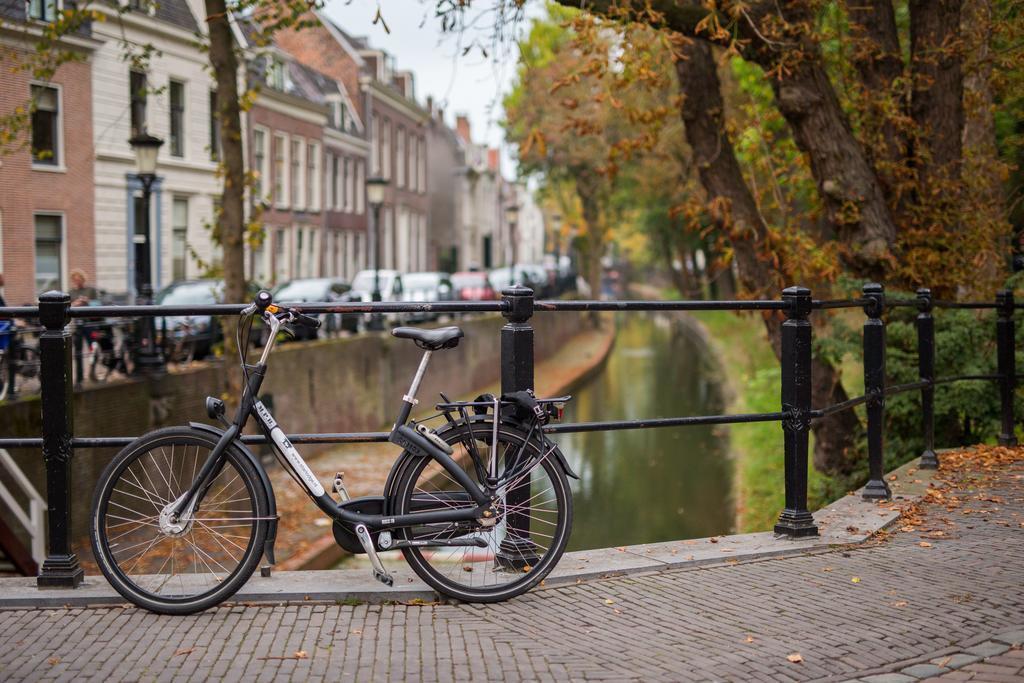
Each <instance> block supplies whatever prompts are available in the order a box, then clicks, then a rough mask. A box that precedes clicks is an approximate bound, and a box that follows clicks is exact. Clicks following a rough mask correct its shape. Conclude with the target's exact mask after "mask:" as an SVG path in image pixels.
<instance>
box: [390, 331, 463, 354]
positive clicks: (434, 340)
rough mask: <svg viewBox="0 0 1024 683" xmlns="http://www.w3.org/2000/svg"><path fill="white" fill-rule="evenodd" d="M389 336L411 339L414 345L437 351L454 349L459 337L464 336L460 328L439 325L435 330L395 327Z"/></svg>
mask: <svg viewBox="0 0 1024 683" xmlns="http://www.w3.org/2000/svg"><path fill="white" fill-rule="evenodd" d="M391 336H393V337H398V338H400V339H413V340H415V341H416V346H419V347H420V348H424V349H428V350H430V351H437V350H438V349H454V348H455V347H456V346H458V345H459V339H461V338H462V337H464V336H465V334H464V333H463V332H462V329H461V328H458V327H454V326H453V327H439V328H437V329H436V330H424V329H422V328H419V327H396V328H395V329H393V330H391Z"/></svg>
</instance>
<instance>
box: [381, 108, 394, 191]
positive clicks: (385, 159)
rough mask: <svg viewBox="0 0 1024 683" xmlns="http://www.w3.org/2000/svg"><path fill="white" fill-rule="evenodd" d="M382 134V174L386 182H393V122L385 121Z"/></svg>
mask: <svg viewBox="0 0 1024 683" xmlns="http://www.w3.org/2000/svg"><path fill="white" fill-rule="evenodd" d="M380 134H381V155H380V156H381V158H380V174H381V175H382V176H384V178H385V180H391V122H390V121H388V120H387V119H384V128H382V129H381V131H380Z"/></svg>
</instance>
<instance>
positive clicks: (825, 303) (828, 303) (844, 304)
mask: <svg viewBox="0 0 1024 683" xmlns="http://www.w3.org/2000/svg"><path fill="white" fill-rule="evenodd" d="M863 305H864V299H815V300H814V301H812V302H811V307H812V308H814V309H817V310H824V309H828V308H860V307H861V306H863Z"/></svg>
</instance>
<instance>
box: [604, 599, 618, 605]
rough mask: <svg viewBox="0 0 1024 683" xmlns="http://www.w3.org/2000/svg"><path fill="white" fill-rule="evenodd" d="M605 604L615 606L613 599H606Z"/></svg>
mask: <svg viewBox="0 0 1024 683" xmlns="http://www.w3.org/2000/svg"><path fill="white" fill-rule="evenodd" d="M604 604H606V605H614V604H615V601H614V600H612V599H611V598H605V601H604Z"/></svg>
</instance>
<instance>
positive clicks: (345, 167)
mask: <svg viewBox="0 0 1024 683" xmlns="http://www.w3.org/2000/svg"><path fill="white" fill-rule="evenodd" d="M351 164H352V162H351V160H350V159H349V158H348V157H345V159H344V161H343V162H342V164H341V209H342V211H344V212H345V213H352V188H351V187H349V184H350V183H351V182H352V166H351Z"/></svg>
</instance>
